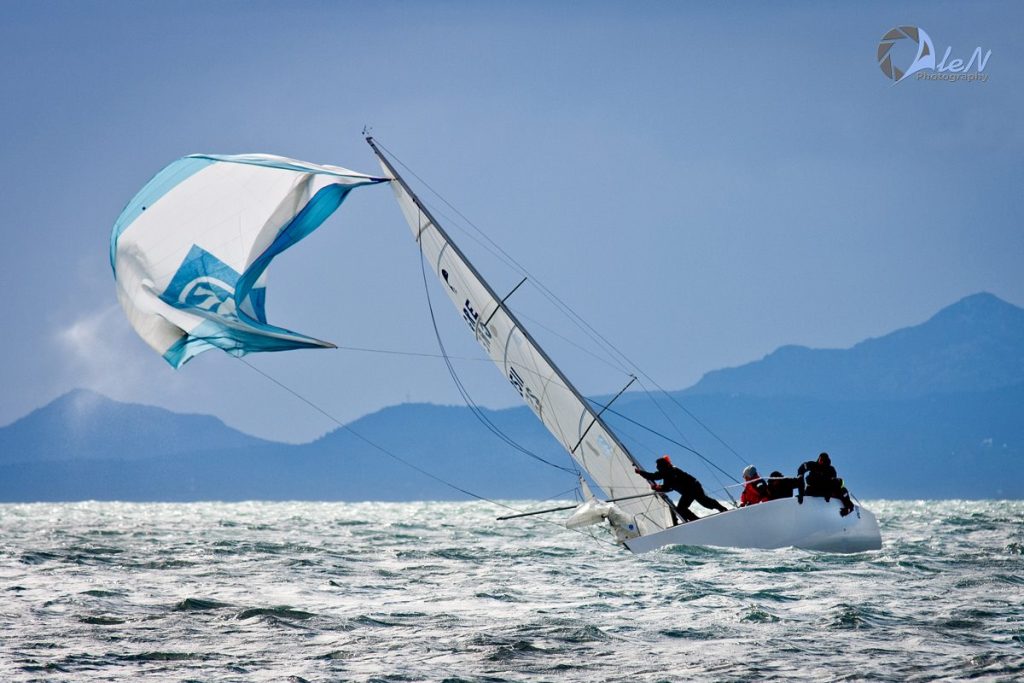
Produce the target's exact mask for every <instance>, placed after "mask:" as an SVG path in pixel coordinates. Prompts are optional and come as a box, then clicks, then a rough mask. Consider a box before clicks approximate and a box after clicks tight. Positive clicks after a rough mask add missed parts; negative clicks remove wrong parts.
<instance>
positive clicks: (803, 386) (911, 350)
mask: <svg viewBox="0 0 1024 683" xmlns="http://www.w3.org/2000/svg"><path fill="white" fill-rule="evenodd" d="M1020 382H1024V309H1022V308H1018V307H1017V306H1014V305H1013V304H1010V303H1007V302H1005V301H1003V300H1002V299H999V298H998V297H996V296H993V295H992V294H986V293H982V294H974V295H972V296H969V297H967V298H965V299H962V300H960V301H958V302H957V303H955V304H953V305H952V306H949V307H947V308H944V309H942V310H941V311H939V312H938V313H937V314H935V315H934V316H933V317H932V318H931V319H929V320H928V321H926V322H924V323H922V324H920V325H916V326H914V327H908V328H904V329H901V330H897V331H896V332H893V333H891V334H887V335H885V336H884V337H878V338H876V339H868V340H866V341H863V342H861V343H859V344H857V345H856V346H854V347H852V348H850V349H809V348H806V347H803V346H784V347H781V348H779V349H778V350H776V351H774V352H773V353H771V354H769V355H768V356H766V357H765V358H764V359H762V360H759V361H756V362H753V363H748V364H746V365H742V366H740V367H736V368H727V369H724V370H716V371H714V372H709V373H708V374H707V375H705V376H704V377H703V378H702V379H701V380H700V382H698V383H697V384H696V385H694V386H693V387H691V389H690V390H689V393H691V394H740V395H746V396H801V397H807V398H824V399H895V398H911V397H916V396H926V395H928V394H938V393H952V392H960V391H985V390H988V389H997V388H999V387H1006V386H1011V385H1014V384H1017V383H1020Z"/></svg>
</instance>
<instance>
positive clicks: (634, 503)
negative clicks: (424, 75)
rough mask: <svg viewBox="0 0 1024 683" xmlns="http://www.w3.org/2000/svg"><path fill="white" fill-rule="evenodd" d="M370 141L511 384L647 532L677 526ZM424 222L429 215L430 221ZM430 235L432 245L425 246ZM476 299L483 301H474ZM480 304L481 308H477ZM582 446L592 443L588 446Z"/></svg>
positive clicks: (455, 298) (619, 446)
mask: <svg viewBox="0 0 1024 683" xmlns="http://www.w3.org/2000/svg"><path fill="white" fill-rule="evenodd" d="M366 142H367V144H369V145H370V148H371V149H373V152H374V154H375V155H376V156H377V158H378V160H379V161H380V163H381V165H382V167H383V168H384V169H385V171H387V173H388V174H389V175H390V176H391V177H392V178H393V182H394V183H396V184H397V186H398V187H396V188H394V189H395V192H396V197H397V199H398V201H399V205H400V206H401V207H402V210H403V213H405V217H406V220H407V221H408V222H409V224H410V228H411V229H412V231H413V235H414V237H415V239H416V241H417V242H418V243H420V248H421V251H423V252H424V254H425V256H426V255H428V254H429V256H430V258H431V259H432V260H431V261H429V262H430V263H431V267H432V268H433V269H434V270H435V272H436V273H437V275H438V277H439V278H441V279H442V281H443V282H444V283H445V284H446V285H447V289H448V290H449V291H448V292H447V293H448V295H449V298H450V299H451V300H452V302H453V304H454V305H455V306H456V307H457V308H461V309H462V313H463V318H464V319H465V320H466V322H467V323H469V325H470V327H471V329H472V330H473V332H474V335H475V336H476V338H477V340H478V341H479V342H480V343H481V344H482V345H483V346H484V347H485V349H486V350H487V352H488V355H490V357H491V360H492V361H494V362H495V364H496V365H498V367H499V369H501V368H505V369H506V370H505V371H506V372H507V373H508V375H509V376H508V379H509V381H510V382H511V383H512V384H513V386H514V387H515V388H516V389H517V390H518V391H519V393H520V394H521V395H522V396H523V399H524V400H525V401H526V402H527V404H528V405H530V407H531V408H532V409H533V411H534V413H535V414H536V415H537V417H538V418H539V419H540V420H541V422H543V423H544V425H545V426H546V427H547V428H548V430H549V431H551V432H552V434H553V435H554V436H555V438H556V439H558V440H559V442H560V443H561V444H562V445H563V447H564V448H565V449H566V450H567V451H569V453H570V455H571V456H572V457H573V458H574V459H576V460H577V461H579V463H580V464H581V465H582V466H583V467H584V469H586V470H587V471H588V473H590V475H591V476H592V477H594V479H595V481H596V482H597V483H598V485H600V486H601V488H602V489H604V490H605V493H606V494H608V495H609V496H610V497H617V498H622V499H623V501H624V502H623V507H624V508H629V509H628V510H627V511H628V512H630V513H631V514H633V515H634V517H635V518H639V519H640V520H642V522H641V521H639V520H638V527H639V530H640V532H641V533H650V532H652V531H657V530H659V529H663V528H666V527H668V526H671V525H672V519H671V507H670V503H669V502H668V501H667V500H666V499H665V497H664V496H663V495H662V496H650V495H647V496H644V497H642V498H628V497H629V496H630V495H631V494H634V493H636V492H637V491H640V490H646V489H647V481H646V480H645V479H643V478H642V477H640V476H639V475H636V474H635V473H634V472H633V467H638V466H639V464H638V462H637V461H636V459H635V458H634V457H633V455H632V454H631V453H630V452H629V449H628V448H626V446H625V444H623V443H622V441H621V440H620V439H619V438H618V436H617V435H616V434H615V433H614V432H613V431H612V430H611V429H610V428H609V427H608V425H607V424H606V423H605V422H604V420H602V419H601V415H600V413H598V412H596V411H595V410H594V409H593V408H591V406H590V404H589V403H588V402H587V400H586V399H585V398H584V397H583V395H582V394H581V393H580V392H579V390H578V389H577V388H576V386H575V385H574V384H573V383H572V382H571V381H570V380H569V379H568V378H567V377H566V376H565V374H564V373H563V372H562V371H561V369H560V368H559V367H558V366H557V365H556V364H555V362H554V361H553V360H552V359H551V358H550V356H548V355H547V353H546V352H545V351H544V349H543V348H541V346H540V345H539V344H538V343H537V341H536V340H535V339H534V338H533V336H532V335H531V334H530V333H529V331H528V330H527V329H526V328H525V327H524V326H523V324H522V323H521V322H520V321H519V319H518V318H517V317H516V315H515V314H514V313H513V312H512V311H511V310H510V309H509V307H508V306H507V305H506V304H505V300H506V299H507V298H508V297H507V296H506V297H504V298H503V297H501V296H499V295H498V294H497V293H496V292H495V291H494V289H493V288H492V287H491V285H490V284H489V283H488V282H487V280H486V279H484V277H483V276H482V275H481V274H480V273H479V271H477V270H476V268H475V267H474V266H473V264H472V263H471V262H470V261H469V259H468V258H466V256H465V254H464V253H463V252H462V250H461V249H459V247H458V245H457V244H455V242H454V241H453V240H452V239H451V237H450V236H449V235H448V233H447V231H445V229H444V228H443V227H441V225H440V224H439V223H438V222H437V220H436V219H435V218H434V216H433V214H432V213H431V212H430V210H429V209H427V207H426V206H424V204H423V202H422V201H420V199H419V197H418V196H417V195H416V193H415V192H413V190H412V188H410V187H409V185H408V184H407V183H406V182H405V180H404V179H403V178H402V176H401V174H400V173H398V171H397V170H396V169H395V167H394V166H393V165H392V164H391V162H390V160H389V159H388V158H387V157H386V156H385V155H384V153H383V152H381V150H380V148H379V147H378V146H377V144H376V143H375V141H374V139H373V137H372V136H369V135H368V136H366ZM403 195H404V196H403ZM410 203H411V205H410ZM417 214H418V215H417ZM423 219H426V222H425V223H424V222H423ZM431 230H433V231H435V232H436V236H435V235H431V233H430V231H431ZM424 240H427V241H428V243H427V244H425V243H424ZM520 284H522V283H520ZM456 285H458V287H456ZM517 287H518V285H517ZM513 291H514V290H513ZM463 299H464V300H465V303H463ZM474 301H479V302H481V303H478V304H474ZM474 306H476V307H479V308H480V309H481V310H480V311H477V310H475V308H474ZM499 314H500V315H499ZM492 320H493V321H494V325H493V326H492V325H491V321H492ZM491 327H495V332H500V334H496V333H495V332H492V330H491V329H490V328H491ZM496 337H499V338H496ZM517 362H518V363H519V365H520V369H523V368H528V367H530V366H531V365H532V366H533V367H534V369H535V370H536V371H537V376H538V377H539V378H540V379H541V382H542V383H543V389H542V390H540V391H539V394H538V393H537V392H534V391H533V390H532V389H531V388H530V386H528V384H529V383H528V382H526V381H525V380H524V379H523V378H522V377H521V376H520V375H519V374H518V373H517V371H516V368H515V366H516V363H517ZM524 372H525V371H524ZM552 385H554V386H556V387H560V388H564V390H566V391H567V392H568V396H567V397H561V398H560V397H558V396H555V395H552V392H551V391H550V389H551V386H552ZM620 393H621V392H620ZM548 403H550V404H551V406H550V410H549V409H548V408H547V404H548ZM570 418H571V419H570ZM570 432H571V433H570ZM581 446H585V448H582V449H581V448H580V447H581ZM577 451H580V452H577ZM595 470H596V471H595Z"/></svg>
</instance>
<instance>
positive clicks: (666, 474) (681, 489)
mask: <svg viewBox="0 0 1024 683" xmlns="http://www.w3.org/2000/svg"><path fill="white" fill-rule="evenodd" d="M654 466H655V467H656V468H657V471H656V472H645V471H644V470H642V469H640V468H639V467H634V468H633V471H634V472H636V473H637V474H639V475H640V476H641V477H643V478H644V479H646V480H647V481H649V482H651V488H652V489H654V490H655V491H658V492H665V491H675V492H677V493H678V494H679V502H678V503H676V511H677V512H679V516H680V517H682V518H683V521H684V522H692V521H694V520H697V519H700V517H698V516H697V515H696V514H695V513H693V512H691V511H690V506H691V505H692V504H693V503H694V502H697V503H700V504H701V505H702V506H704V507H706V508H708V509H710V510H718V511H719V512H726V511H727V510H728V508H726V507H725V506H724V505H722V504H721V503H719V502H718V501H717V500H715V499H714V498H712V497H711V496H709V495H707V494H706V493H704V487H703V486H701V483H700V482H699V481H697V478H696V477H694V476H693V475H692V474H689V473H688V472H684V471H683V470H681V469H679V468H678V467H676V466H674V465H673V464H672V461H671V460H669V459H668V456H667V455H663V456H661V457H660V458H658V459H657V460H655V461H654ZM658 479H661V480H662V483H661V484H656V483H655V481H657V480H658Z"/></svg>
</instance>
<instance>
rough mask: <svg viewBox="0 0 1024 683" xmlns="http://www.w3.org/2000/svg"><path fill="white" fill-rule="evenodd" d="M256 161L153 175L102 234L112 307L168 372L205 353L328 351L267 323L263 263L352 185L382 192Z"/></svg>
mask: <svg viewBox="0 0 1024 683" xmlns="http://www.w3.org/2000/svg"><path fill="white" fill-rule="evenodd" d="M385 180H386V179H384V178H376V177H373V176H368V175H365V174H362V173H357V172H355V171H350V170H348V169H346V168H341V167H339V166H322V165H317V164H311V163H308V162H305V161H297V160H294V159H286V158H284V157H277V156H271V155H267V154H245V155H236V156H222V155H208V154H194V155H191V156H187V157H184V158H182V159H178V160H177V161H175V162H174V163H172V164H170V165H169V166H167V167H166V168H165V169H163V170H162V171H160V173H158V174H157V175H156V176H155V177H154V178H153V179H152V180H150V181H149V183H147V184H146V186H145V187H143V188H142V190H140V191H139V193H138V194H137V195H135V198H134V199H132V200H131V202H129V203H128V206H127V207H125V209H124V211H122V212H121V215H120V217H118V219H117V222H116V223H115V224H114V229H113V232H112V233H111V236H110V264H111V266H112V267H113V269H114V279H115V281H116V282H117V298H118V300H119V301H120V302H121V306H122V307H123V308H124V311H125V314H126V315H127V316H128V320H129V321H130V322H131V325H132V327H133V328H134V329H135V331H136V332H137V333H138V334H139V336H141V337H142V338H143V340H145V341H146V343H147V344H149V345H150V346H151V347H153V349H154V350H155V351H156V352H157V353H159V354H161V355H162V356H163V357H164V359H165V360H166V361H167V362H168V363H170V364H171V365H172V366H174V367H175V368H179V367H181V366H182V364H184V363H185V362H186V361H188V360H189V359H190V358H192V357H193V356H195V355H197V354H199V353H202V352H203V351H206V350H207V349H211V348H215V347H216V348H220V349H223V350H224V351H227V352H228V353H230V354H233V355H236V356H242V355H245V354H246V353H250V352H253V351H285V350H288V349H299V348H313V347H328V348H330V347H333V344H330V343H329V342H324V341H320V340H318V339H314V338H312V337H307V336H306V335H302V334H298V333H296V332H292V331H290V330H286V329H283V328H280V327H275V326H273V325H270V324H268V323H267V318H266V312H265V301H266V269H267V266H268V265H269V264H270V261H271V260H272V259H273V258H274V257H275V256H277V255H278V254H280V253H281V252H282V251H284V250H285V249H287V248H288V247H290V246H292V245H293V244H295V243H296V242H298V241H299V240H301V239H302V238H303V237H305V236H306V235H309V234H310V233H311V232H313V231H314V230H316V229H317V228H318V227H319V226H320V224H321V223H323V222H324V221H325V220H326V219H327V218H328V217H329V216H330V215H331V214H332V213H334V210H335V209H337V208H338V207H339V206H340V205H341V203H342V202H343V201H344V200H345V197H346V196H347V195H348V193H349V192H350V191H351V190H352V188H354V187H358V186H360V185H369V184H373V183H379V182H384V181H385Z"/></svg>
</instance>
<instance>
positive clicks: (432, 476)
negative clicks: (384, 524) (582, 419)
mask: <svg viewBox="0 0 1024 683" xmlns="http://www.w3.org/2000/svg"><path fill="white" fill-rule="evenodd" d="M237 358H238V360H239V361H241V362H242V363H243V364H245V366H246V367H248V368H249V369H251V370H253V371H254V372H256V373H257V374H259V375H262V376H263V377H264V379H266V380H268V381H270V382H272V383H274V384H276V385H277V386H278V387H280V388H281V389H284V390H285V391H287V392H288V393H289V394H291V395H292V396H294V397H295V398H297V399H299V400H300V401H302V402H303V403H305V404H306V405H308V406H309V407H310V408H312V409H313V410H315V411H316V412H318V413H320V414H321V415H323V416H324V417H326V418H327V419H328V420H330V421H331V422H333V423H334V424H336V425H338V426H339V427H340V428H342V429H344V430H345V431H347V432H348V433H349V434H351V435H352V436H354V437H356V438H357V439H359V440H360V441H362V442H363V443H365V444H367V445H368V446H370V447H371V448H374V449H376V450H378V451H380V452H381V453H383V454H384V455H386V456H388V457H389V458H392V459H393V460H395V461H397V462H399V463H401V464H403V465H405V466H406V467H408V468H409V469H412V470H415V471H416V472H419V473H420V474H422V475H423V476H425V477H428V478H430V479H433V480H434V481H436V482H438V483H440V484H443V485H445V486H447V487H448V488H451V489H454V490H455V491H458V492H459V493H463V494H465V495H467V496H469V497H470V498H474V499H476V500H479V501H481V502H484V503H490V504H491V505H494V506H495V507H500V508H504V509H506V510H511V511H513V512H523V510H521V509H519V508H516V507H512V506H511V505H507V504H505V503H502V502H499V501H497V500H492V499H490V498H487V497H485V496H481V495H479V494H476V493H473V492H472V491H469V490H468V489H464V488H462V487H461V486H458V485H456V484H453V483H452V482H450V481H447V480H445V479H442V478H441V477H439V476H437V475H435V474H432V473H431V472H428V471H427V470H425V469H423V468H422V467H419V466H417V465H414V464H413V463H411V462H409V461H408V460H406V459H405V458H402V457H400V456H399V455H397V454H395V453H393V452H392V451H390V450H388V449H387V448H384V447H383V446H381V445H380V444H378V443H376V442H374V441H371V440H370V439H368V438H366V437H365V436H363V435H362V434H360V433H359V432H357V431H356V430H354V429H352V427H350V426H348V425H347V424H344V423H343V422H342V421H341V420H339V419H338V418H336V417H334V416H333V415H331V414H330V413H329V412H327V411H326V410H324V409H323V408H321V407H320V406H319V405H317V404H316V403H314V402H313V401H311V400H310V399H308V398H306V397H305V396H303V395H302V394H300V393H299V392H297V391H295V390H294V389H292V388H291V387H289V386H288V385H286V384H285V383H283V382H281V381H280V380H278V379H277V378H275V377H272V376H271V375H268V374H267V373H266V372H264V371H263V370H260V369H259V368H258V367H256V366H255V365H253V364H252V363H250V362H249V361H247V360H245V358H242V357H241V356H237ZM569 490H574V489H569ZM537 521H539V522H542V523H544V524H549V525H554V526H556V527H558V528H559V529H564V530H567V531H574V532H576V533H578V534H581V535H583V536H588V537H590V538H593V539H594V540H596V541H600V542H602V543H606V544H608V545H611V546H615V547H619V544H618V543H614V542H612V541H609V540H607V539H601V538H597V537H595V536H592V535H591V534H588V533H586V532H585V531H583V530H582V529H568V528H567V527H566V526H565V525H564V524H559V523H558V522H555V521H554V520H550V519H538V520H537Z"/></svg>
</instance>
